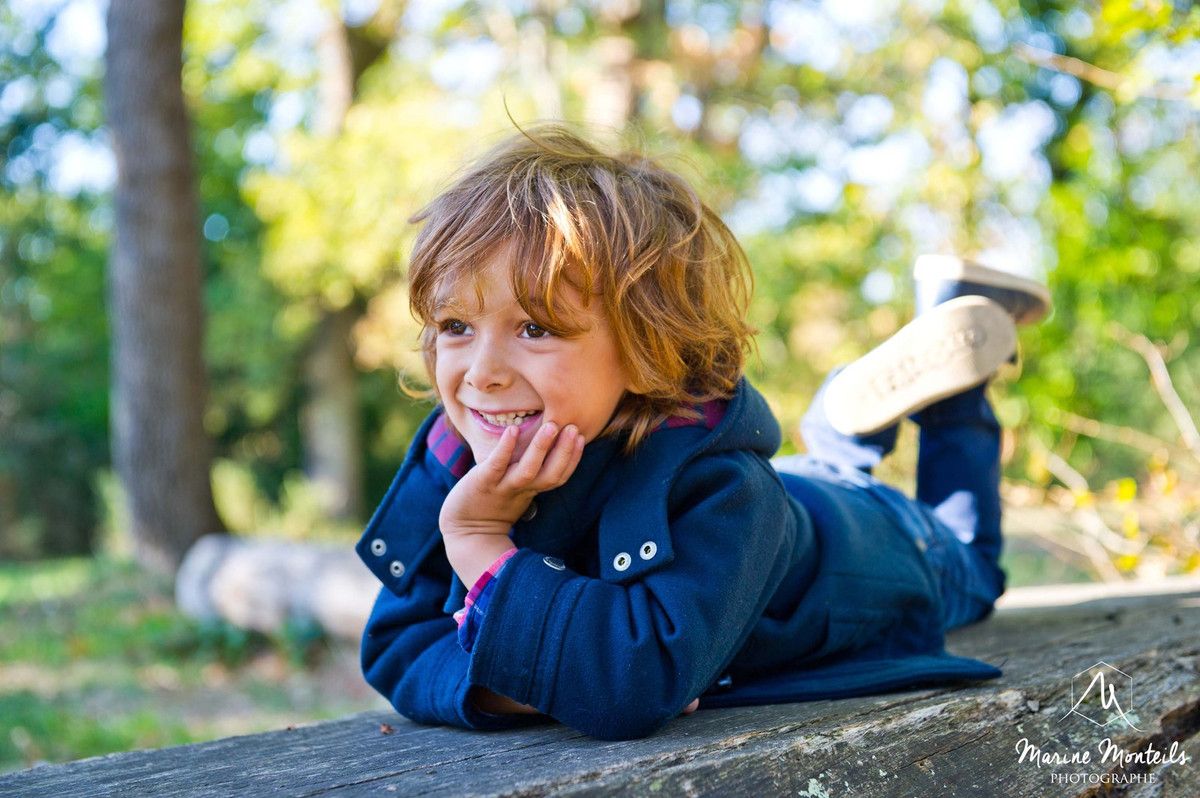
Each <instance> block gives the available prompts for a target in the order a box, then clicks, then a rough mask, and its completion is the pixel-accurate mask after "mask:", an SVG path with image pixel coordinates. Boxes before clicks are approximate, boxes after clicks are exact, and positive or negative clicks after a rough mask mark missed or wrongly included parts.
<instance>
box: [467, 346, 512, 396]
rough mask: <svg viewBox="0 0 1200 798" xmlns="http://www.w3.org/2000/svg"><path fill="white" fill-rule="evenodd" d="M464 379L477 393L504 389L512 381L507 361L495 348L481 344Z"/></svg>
mask: <svg viewBox="0 0 1200 798" xmlns="http://www.w3.org/2000/svg"><path fill="white" fill-rule="evenodd" d="M463 379H464V380H465V381H466V383H467V384H468V385H470V386H471V387H472V388H474V389H475V390H477V391H487V390H492V389H495V388H503V387H504V386H505V385H507V384H508V382H509V381H510V379H511V371H510V369H509V368H508V363H507V359H506V358H505V357H504V354H503V353H502V352H500V351H498V348H497V347H495V346H490V345H487V344H481V345H480V346H479V347H478V348H477V349H476V352H475V357H473V358H472V359H471V365H470V367H469V368H468V369H467V373H466V374H465V375H464V377H463Z"/></svg>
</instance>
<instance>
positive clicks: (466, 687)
mask: <svg viewBox="0 0 1200 798" xmlns="http://www.w3.org/2000/svg"><path fill="white" fill-rule="evenodd" d="M435 645H436V647H437V648H438V649H440V653H441V657H439V659H440V662H438V663H436V664H434V665H432V666H431V667H429V668H428V670H427V672H428V673H429V674H430V675H431V676H432V679H433V684H426V685H421V689H422V690H427V691H428V692H427V695H429V696H431V697H432V698H433V700H434V701H435V702H436V703H437V704H438V705H439V706H435V707H432V710H433V712H432V715H433V716H434V717H433V718H417V720H421V721H423V722H431V721H433V722H437V721H436V720H434V718H437V719H440V721H441V722H442V723H449V724H451V725H454V726H460V727H464V728H467V729H479V730H491V729H510V728H512V727H514V726H524V725H528V720H527V717H528V716H521V715H493V714H491V713H488V712H483V711H481V710H479V709H477V708H476V707H475V705H474V704H472V703H471V699H470V691H471V687H472V682H471V680H470V679H469V678H468V676H467V671H468V668H469V663H468V655H467V653H466V652H464V651H463V650H462V648H460V647H459V645H458V639H457V635H447V636H446V637H444V638H442V639H441V640H439V641H438V642H437V643H436V644H435Z"/></svg>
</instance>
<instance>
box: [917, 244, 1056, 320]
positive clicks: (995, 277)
mask: <svg viewBox="0 0 1200 798" xmlns="http://www.w3.org/2000/svg"><path fill="white" fill-rule="evenodd" d="M912 276H913V280H914V281H917V282H919V281H921V280H956V281H958V282H963V283H977V284H979V285H983V286H992V287H995V288H1003V289H1006V290H1009V291H1017V292H1019V293H1023V294H1030V295H1032V296H1035V297H1037V299H1038V302H1039V305H1040V307H1039V309H1038V310H1037V311H1035V312H1030V313H1026V314H1025V315H1024V316H1022V317H1021V318H1020V319H1017V323H1018V324H1033V323H1035V322H1039V321H1041V320H1042V319H1044V318H1046V316H1047V314H1049V313H1050V305H1051V302H1052V300H1051V298H1050V290H1049V289H1048V288H1046V286H1044V285H1042V284H1041V283H1039V282H1037V281H1036V280H1030V279H1029V278H1027V277H1020V276H1018V275H1015V274H1010V273H1009V272H1002V271H1000V270H999V269H992V268H989V267H987V266H981V265H980V264H978V263H974V262H972V261H969V260H964V259H963V258H960V257H957V256H956V255H921V256H919V257H918V258H917V262H916V263H915V264H913V272H912Z"/></svg>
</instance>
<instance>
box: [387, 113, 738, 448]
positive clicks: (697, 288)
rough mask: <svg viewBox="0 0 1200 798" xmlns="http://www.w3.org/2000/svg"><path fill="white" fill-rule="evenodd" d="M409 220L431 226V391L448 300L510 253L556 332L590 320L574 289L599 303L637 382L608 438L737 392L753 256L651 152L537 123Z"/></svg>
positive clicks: (423, 316)
mask: <svg viewBox="0 0 1200 798" xmlns="http://www.w3.org/2000/svg"><path fill="white" fill-rule="evenodd" d="M411 221H412V222H414V223H424V225H423V227H422V228H421V230H420V233H419V234H418V236H417V240H416V243H415V245H414V247H413V253H412V258H411V262H410V264H409V275H408V276H409V296H410V303H411V307H412V311H413V314H414V315H415V316H416V317H417V318H418V319H419V320H420V321H421V322H422V323H423V324H424V325H425V326H424V330H423V332H422V336H421V347H422V351H423V355H424V359H425V366H426V368H427V370H428V372H429V376H430V381H431V382H432V383H433V386H434V387H433V388H432V389H431V393H432V394H434V395H436V380H435V379H434V373H435V370H434V369H435V359H436V351H435V342H436V339H437V328H436V325H435V324H434V313H435V306H436V303H437V301H438V299H439V297H440V296H442V295H443V294H444V293H445V292H446V291H447V289H453V288H455V287H457V286H459V285H461V284H462V282H461V281H463V280H464V279H468V280H471V281H473V282H474V284H475V290H476V292H477V296H478V292H479V290H480V288H479V282H478V280H477V277H478V275H479V273H480V272H481V271H482V270H483V268H484V267H486V266H487V265H488V264H489V261H490V260H491V258H492V257H493V256H494V255H495V254H496V253H500V252H504V251H505V249H506V248H508V254H509V256H510V258H509V262H510V271H511V275H512V288H513V296H515V297H516V298H517V301H518V302H519V303H520V305H521V307H522V308H523V309H524V311H525V312H526V313H528V314H529V317H530V318H531V319H532V320H533V321H534V322H535V323H537V324H539V325H541V326H543V327H545V328H546V329H547V330H549V331H551V332H552V333H554V334H557V335H561V336H566V337H570V336H572V335H578V334H579V333H581V332H583V331H584V329H586V327H581V326H580V325H581V324H586V319H581V318H570V316H571V315H572V314H570V313H564V312H563V311H564V310H569V308H570V305H569V304H566V302H567V300H566V299H565V298H564V297H563V291H562V287H563V286H564V285H567V286H571V287H572V288H574V289H575V290H576V291H578V292H579V293H580V294H581V295H582V296H583V297H584V298H585V301H586V302H589V303H590V301H592V298H595V299H597V300H598V301H599V302H600V303H601V307H602V309H603V312H604V314H605V316H606V317H607V319H608V321H609V324H610V326H611V329H612V333H613V336H614V338H615V340H616V344H617V349H618V351H619V353H620V357H621V362H622V365H623V366H624V368H625V371H626V374H627V375H628V376H629V379H630V391H628V392H627V393H626V394H625V396H624V397H622V399H621V401H620V402H619V404H618V406H617V412H616V414H615V415H614V417H613V419H612V421H611V422H610V424H609V426H608V427H607V428H606V430H605V434H610V433H613V432H616V431H619V430H626V431H628V433H629V437H628V440H627V443H626V449H627V450H632V449H633V448H634V447H636V446H637V444H638V443H639V442H641V440H643V439H644V438H645V436H646V435H647V434H648V433H649V432H650V431H651V430H652V429H654V427H655V426H657V425H658V424H659V423H661V421H662V420H663V419H665V418H666V417H668V416H672V415H685V416H691V417H697V414H696V413H695V412H694V411H693V409H692V406H693V405H695V404H698V403H701V402H705V401H708V400H711V399H718V398H727V397H729V396H730V395H731V394H732V393H733V391H734V387H735V385H736V383H737V381H738V378H739V377H740V376H741V374H742V368H743V364H744V362H745V355H746V352H747V349H748V347H749V345H750V341H751V336H752V335H753V330H752V329H751V328H750V327H749V326H748V325H747V324H746V322H745V316H746V310H747V305H748V303H749V300H750V293H751V289H752V284H753V278H752V276H751V273H750V267H749V264H748V262H747V260H746V255H745V253H744V252H743V251H742V248H741V246H740V245H739V244H738V243H737V240H736V239H735V238H734V236H733V233H731V232H730V231H729V228H727V227H726V226H725V224H724V222H722V221H721V219H720V218H719V217H718V216H717V214H716V213H714V212H713V211H712V209H710V208H709V207H708V206H707V205H705V204H704V203H703V202H701V200H700V198H699V197H698V196H697V195H696V192H695V191H693V190H692V188H691V187H690V186H689V185H688V184H687V183H686V182H685V181H684V180H683V179H682V178H681V177H679V176H678V175H676V174H674V173H673V172H670V171H668V170H666V169H664V168H663V167H661V166H659V165H658V164H656V163H654V162H653V161H651V160H649V159H647V158H644V157H642V156H640V155H636V154H619V155H609V154H606V153H604V152H601V151H600V150H599V149H597V148H596V147H594V146H592V145H591V144H589V143H587V142H586V141H584V140H582V139H581V138H579V137H578V136H577V135H575V134H574V133H572V132H571V131H569V130H567V129H565V128H563V127H561V126H556V125H555V126H544V127H538V128H534V129H532V130H529V131H522V132H520V133H518V134H516V135H514V136H512V137H511V138H509V139H507V140H505V141H504V142H503V143H501V144H499V145H498V146H497V147H495V148H494V149H492V150H491V151H490V152H488V153H486V154H485V155H484V156H483V157H481V158H480V159H479V160H478V161H477V162H475V163H474V164H472V165H471V166H469V167H468V168H467V169H466V170H465V171H464V172H463V173H461V174H460V175H459V176H458V178H457V179H456V180H455V181H454V182H453V184H452V185H451V186H450V187H449V188H448V189H446V190H445V191H444V192H442V193H441V194H440V195H438V196H437V198H435V199H434V200H433V201H432V202H431V203H430V204H429V205H428V206H426V207H425V208H424V209H422V210H421V211H420V212H418V213H417V214H416V215H415V216H413V218H412V220H411ZM480 299H481V300H482V297H480ZM576 315H578V314H576Z"/></svg>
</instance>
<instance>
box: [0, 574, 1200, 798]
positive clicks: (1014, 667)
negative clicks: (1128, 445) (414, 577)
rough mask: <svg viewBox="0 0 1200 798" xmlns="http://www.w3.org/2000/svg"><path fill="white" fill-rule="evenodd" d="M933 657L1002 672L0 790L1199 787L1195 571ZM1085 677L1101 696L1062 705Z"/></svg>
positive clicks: (1024, 597)
mask: <svg viewBox="0 0 1200 798" xmlns="http://www.w3.org/2000/svg"><path fill="white" fill-rule="evenodd" d="M1072 593H1074V595H1075V597H1076V598H1075V599H1074V600H1073V599H1072ZM1114 593H1115V594H1116V595H1114ZM1039 596H1042V597H1045V596H1049V600H1048V601H1046V600H1043V599H1040V598H1039ZM950 648H951V649H952V650H953V651H955V652H958V653H962V654H967V655H970V656H976V657H981V658H983V659H987V660H990V661H993V662H1001V663H1003V667H1004V676H1003V678H1001V679H999V680H996V681H994V682H990V683H986V684H981V685H972V686H963V687H958V688H954V687H946V688H939V689H932V690H918V691H911V692H907V693H898V694H892V695H886V696H877V697H868V698H857V699H847V700H840V701H818V702H812V703H805V704H785V705H776V706H767V707H746V708H733V709H721V710H704V709H703V708H701V711H699V712H697V713H696V714H694V715H691V716H688V717H682V718H678V719H676V720H674V721H672V722H671V723H670V724H668V726H667V727H666V728H665V729H663V730H662V731H660V732H659V733H658V734H655V735H653V736H652V737H649V738H647V739H644V740H638V741H634V742H621V743H611V742H603V741H598V740H593V739H589V738H587V737H584V736H582V735H580V734H578V733H577V732H573V731H571V730H570V729H567V728H564V727H562V726H559V725H556V724H548V725H545V726H540V727H534V728H531V729H524V730H518V731H509V732H500V733H487V734H484V733H471V732H465V731H461V730H457V729H446V728H427V727H422V726H418V725H416V724H413V723H410V722H408V721H406V720H404V719H402V718H400V717H398V716H396V715H395V714H392V713H388V712H369V713H364V714H361V715H355V716H352V717H349V718H345V719H342V720H337V721H332V722H325V723H317V724H313V725H310V726H303V727H299V728H294V729H288V730H285V731H277V732H270V733H267V734H257V735H250V736H245V737H236V738H230V739H225V740H216V741H213V742H209V743H202V744H197V745H190V746H181V747H176V748H167V749H162V750H158V751H139V752H133V753H124V754H114V755H110V756H105V757H96V758H93V759H86V760H81V761H79V762H72V763H69V764H65V765H46V766H41V767H38V768H33V769H30V770H25V771H20V772H17V773H13V774H9V775H6V776H0V794H2V795H9V794H11V795H21V796H30V798H33V796H50V795H68V794H87V795H97V796H126V795H139V796H141V795H164V796H166V795H170V796H215V795H264V794H282V795H317V794H320V795H338V796H342V795H406V796H407V795H446V796H460V795H489V796H490V795H545V794H549V793H554V794H556V795H558V794H563V795H585V794H586V795H614V796H616V795H650V794H653V795H664V796H668V795H711V796H728V795H745V794H751V795H762V796H774V795H783V794H788V795H799V796H808V797H809V798H817V797H818V796H821V797H822V798H829V797H832V796H839V795H855V796H868V797H869V796H887V797H888V798H892V797H893V796H921V798H929V797H930V796H942V795H963V796H1045V795H1054V796H1101V795H1104V796H1106V795H1129V796H1135V798H1150V797H1151V796H1182V797H1184V798H1192V797H1193V796H1196V795H1200V768H1198V767H1197V765H1196V762H1195V757H1197V756H1200V673H1198V671H1200V580H1197V579H1188V580H1164V581H1163V582H1162V583H1161V584H1159V585H1156V586H1155V587H1154V588H1153V589H1150V590H1145V589H1143V591H1142V592H1140V593H1134V594H1131V593H1130V592H1129V589H1128V588H1127V587H1121V588H1118V589H1115V590H1108V591H1107V592H1106V591H1105V590H1103V589H1099V590H1098V589H1097V588H1094V587H1093V586H1083V587H1081V588H1080V587H1065V588H1061V589H1060V588H1055V589H1052V590H1044V589H1040V588H1024V589H1017V590H1014V591H1012V592H1011V593H1010V594H1009V595H1008V596H1007V597H1006V599H1005V600H1004V602H1003V605H1002V607H1001V609H1000V610H999V611H998V612H997V613H996V614H995V615H994V616H993V617H992V618H990V619H989V620H987V621H985V622H983V623H981V624H977V625H975V626H973V627H970V628H968V629H964V630H961V631H959V632H956V633H954V634H952V635H951V637H950ZM1098 673H1102V674H1104V675H1105V683H1106V685H1111V686H1114V687H1115V689H1114V690H1112V691H1107V692H1106V696H1107V695H1108V692H1111V696H1110V697H1112V698H1113V701H1112V702H1110V704H1109V705H1108V706H1103V705H1102V704H1100V703H1099V702H1094V703H1089V702H1088V701H1084V702H1078V699H1079V698H1081V697H1082V695H1083V694H1084V693H1085V692H1086V691H1088V690H1089V689H1094V687H1095V685H1094V684H1093V682H1094V681H1095V676H1096V674H1098ZM1122 674H1123V675H1124V676H1127V677H1128V679H1129V682H1128V684H1125V683H1123V682H1120V679H1121V675H1122ZM1089 685H1091V688H1089ZM1127 687H1128V688H1129V690H1128V691H1127V690H1126V688H1127ZM1092 695H1093V697H1094V695H1095V693H1094V692H1093V693H1092ZM1100 724H1104V725H1100ZM1105 741H1107V743H1106V742H1105ZM1106 745H1107V747H1106Z"/></svg>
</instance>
